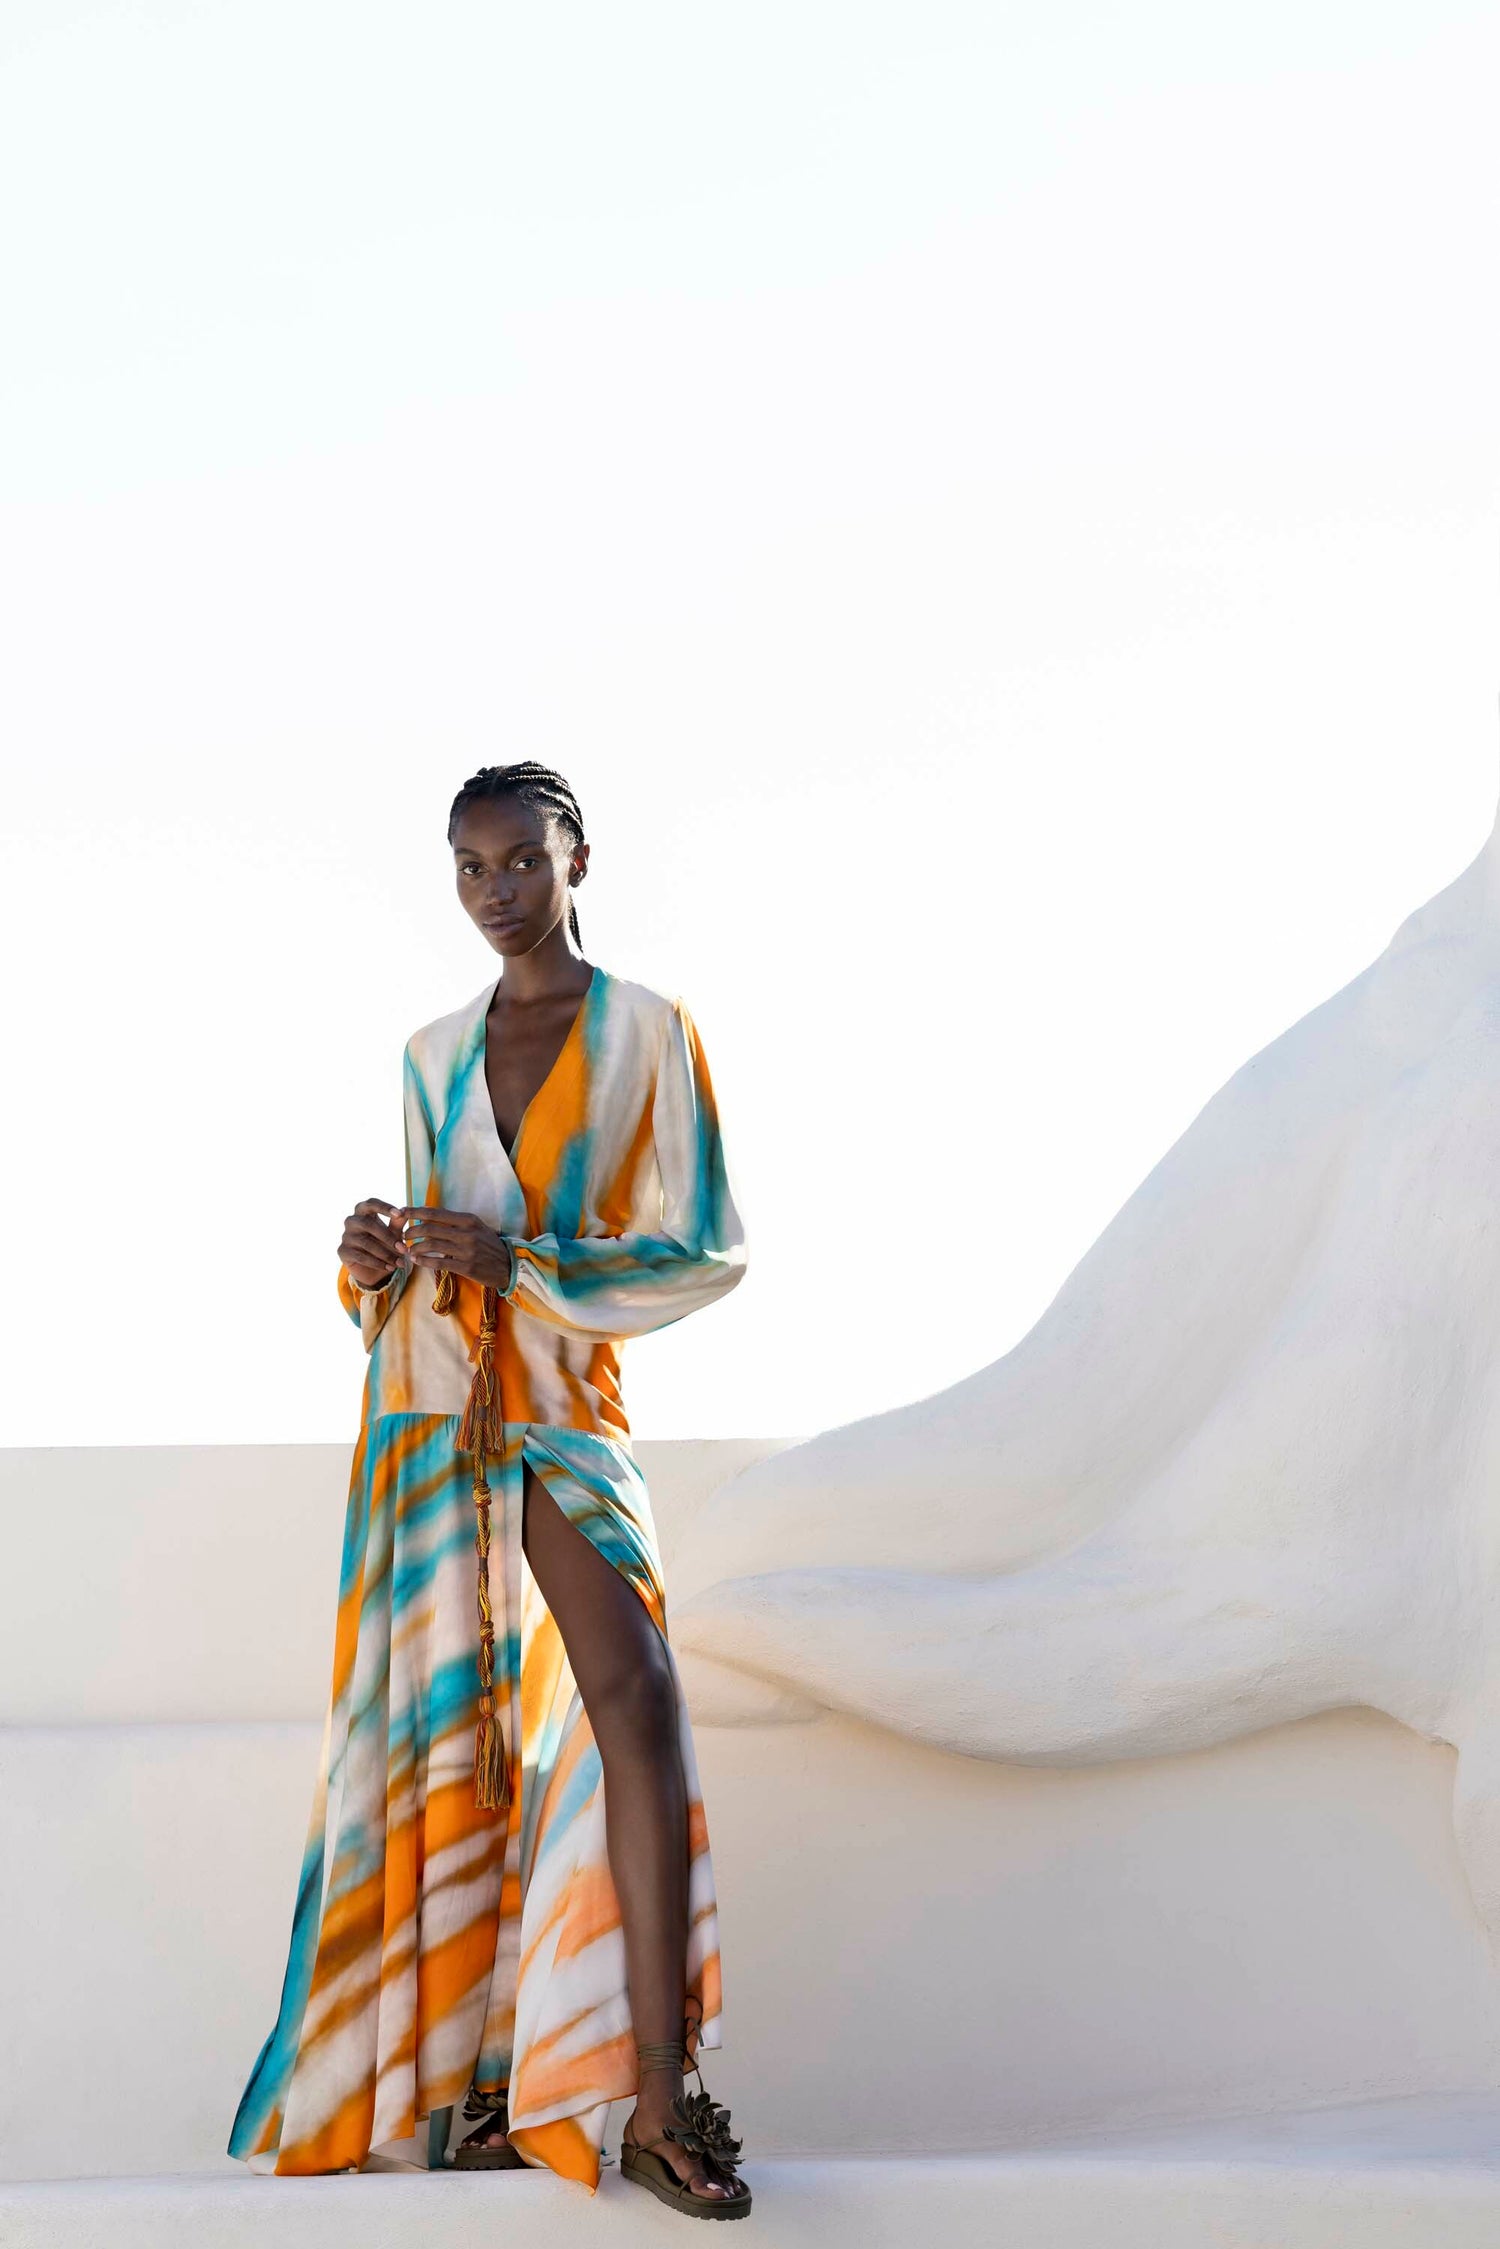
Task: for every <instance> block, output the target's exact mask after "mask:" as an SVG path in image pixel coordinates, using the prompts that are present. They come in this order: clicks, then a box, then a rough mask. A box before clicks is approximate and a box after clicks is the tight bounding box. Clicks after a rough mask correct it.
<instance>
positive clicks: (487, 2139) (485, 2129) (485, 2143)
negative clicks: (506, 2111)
mask: <svg viewBox="0 0 1500 2249" xmlns="http://www.w3.org/2000/svg"><path fill="white" fill-rule="evenodd" d="M458 2145H459V2147H460V2148H501V2147H509V2146H510V2140H509V2137H508V2135H507V2133H506V2130H505V2119H504V2117H503V2116H487V2117H486V2118H485V2120H484V2122H483V2123H482V2124H481V2125H480V2126H479V2128H478V2130H477V2131H473V2132H470V2134H469V2135H468V2137H467V2139H462V2140H460V2141H459V2143H458ZM455 2152H456V2151H455Z"/></svg>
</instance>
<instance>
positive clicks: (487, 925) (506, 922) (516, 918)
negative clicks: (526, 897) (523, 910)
mask: <svg viewBox="0 0 1500 2249" xmlns="http://www.w3.org/2000/svg"><path fill="white" fill-rule="evenodd" d="M523 918H524V917H523V916H522V915H520V914H497V915H496V916H495V917H494V918H493V919H492V920H489V921H482V922H481V923H480V925H479V926H480V928H481V929H493V930H494V931H495V933H496V935H497V936H499V937H506V936H509V934H510V932H511V931H512V930H513V929H519V928H520V926H521V923H522V920H523Z"/></svg>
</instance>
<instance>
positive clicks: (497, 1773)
mask: <svg viewBox="0 0 1500 2249" xmlns="http://www.w3.org/2000/svg"><path fill="white" fill-rule="evenodd" d="M457 1302H458V1283H457V1282H456V1281H455V1280H454V1278H453V1275H452V1274H451V1273H450V1272H449V1271H448V1270H447V1268H446V1267H444V1268H443V1269H442V1271H440V1272H439V1274H438V1280H437V1293H436V1295H435V1296H434V1297H433V1300H432V1309H433V1310H434V1312H450V1313H451V1312H452V1311H453V1308H454V1306H455V1305H456V1304H457ZM499 1325H500V1291H499V1290H498V1289H493V1288H484V1289H482V1291H481V1294H480V1301H479V1341H478V1343H477V1345H476V1346H475V1351H474V1379H473V1381H472V1382H471V1383H470V1384H469V1395H468V1399H467V1401H466V1403H465V1405H464V1411H463V1419H462V1420H461V1421H460V1423H459V1425H458V1435H457V1436H456V1437H455V1438H454V1440H453V1448H454V1450H455V1452H468V1453H472V1454H473V1455H474V1552H475V1555H476V1556H477V1558H478V1576H479V1724H478V1726H477V1727H476V1728H475V1731H474V1801H475V1803H476V1804H477V1805H478V1806H479V1808H480V1810H481V1811H484V1812H503V1811H504V1810H505V1809H506V1807H507V1805H508V1804H509V1803H510V1760H509V1759H508V1758H507V1756H506V1754H505V1738H504V1735H503V1734H502V1732H501V1730H500V1724H499V1721H498V1720H497V1718H496V1716H495V1612H494V1610H493V1609H492V1608H491V1606H490V1483H489V1477H488V1476H487V1475H486V1473H485V1468H486V1465H487V1461H488V1457H489V1456H490V1455H491V1454H498V1453H499V1452H500V1450H501V1446H502V1443H503V1439H502V1437H501V1422H500V1417H499V1416H500V1402H499V1398H498V1396H497V1394H496V1389H495V1336H496V1333H497V1331H498V1329H499Z"/></svg>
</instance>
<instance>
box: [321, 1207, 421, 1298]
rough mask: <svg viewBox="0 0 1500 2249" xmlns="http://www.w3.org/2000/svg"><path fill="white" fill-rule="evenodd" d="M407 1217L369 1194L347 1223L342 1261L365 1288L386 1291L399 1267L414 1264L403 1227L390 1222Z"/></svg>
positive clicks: (341, 1252) (340, 1257)
mask: <svg viewBox="0 0 1500 2249" xmlns="http://www.w3.org/2000/svg"><path fill="white" fill-rule="evenodd" d="M404 1215H405V1214H404V1213H403V1212H402V1211H399V1210H398V1209H397V1208H396V1205H395V1204H394V1203H383V1202H382V1201H381V1199H380V1197H379V1196H378V1195H368V1196H366V1198H365V1200H364V1201H363V1202H362V1203H356V1204H355V1206H354V1208H353V1210H352V1211H351V1212H350V1213H349V1216H348V1217H347V1218H346V1219H345V1220H344V1238H343V1240H342V1241H341V1242H340V1243H339V1262H340V1264H341V1265H343V1266H345V1267H346V1268H347V1270H348V1273H349V1277H350V1279H351V1280H353V1281H357V1282H358V1283H359V1285H360V1287H361V1288H384V1286H385V1284H386V1282H387V1281H388V1280H389V1279H390V1277H391V1275H392V1274H393V1273H394V1272H395V1271H396V1269H397V1267H398V1266H401V1265H409V1264H410V1263H411V1259H410V1258H409V1257H408V1256H407V1253H406V1249H405V1246H404V1244H403V1243H402V1240H401V1228H400V1226H399V1224H398V1225H395V1226H391V1225H388V1224H387V1223H386V1221H387V1220H389V1219H397V1220H399V1219H401V1218H402V1217H403V1216H404Z"/></svg>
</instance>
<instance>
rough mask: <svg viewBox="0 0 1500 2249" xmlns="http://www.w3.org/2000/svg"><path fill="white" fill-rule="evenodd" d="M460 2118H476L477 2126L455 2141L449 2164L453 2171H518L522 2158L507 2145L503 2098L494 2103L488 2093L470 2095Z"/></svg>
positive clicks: (523, 2164) (523, 2158)
mask: <svg viewBox="0 0 1500 2249" xmlns="http://www.w3.org/2000/svg"><path fill="white" fill-rule="evenodd" d="M464 2115H465V2116H477V2117H478V2118H479V2122H478V2124H477V2125H476V2126H475V2128H474V2130H473V2131H472V2132H470V2134H469V2135H468V2137H467V2139H462V2140H460V2141H459V2143H458V2145H457V2147H456V2148H455V2149H454V2150H453V2154H452V2156H451V2157H450V2159H449V2160H450V2161H451V2163H452V2165H453V2168H454V2170H455V2171H520V2170H523V2169H524V2168H525V2163H526V2158H525V2157H524V2156H523V2155H522V2154H521V2153H520V2152H519V2151H518V2150H517V2149H516V2148H513V2147H512V2146H511V2144H510V2139H509V2136H508V2133H507V2129H506V2128H507V2126H508V2124H509V2122H510V2118H509V2116H508V2115H507V2113H506V2107H505V2101H504V2099H503V2097H502V2098H501V2099H500V2100H499V2101H498V2102H497V2101H496V2100H495V2099H494V2098H492V2097H491V2096H490V2095H488V2094H484V2093H475V2092H471V2093H470V2095H469V2098H468V2099H467V2100H466V2101H465V2102H464Z"/></svg>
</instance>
